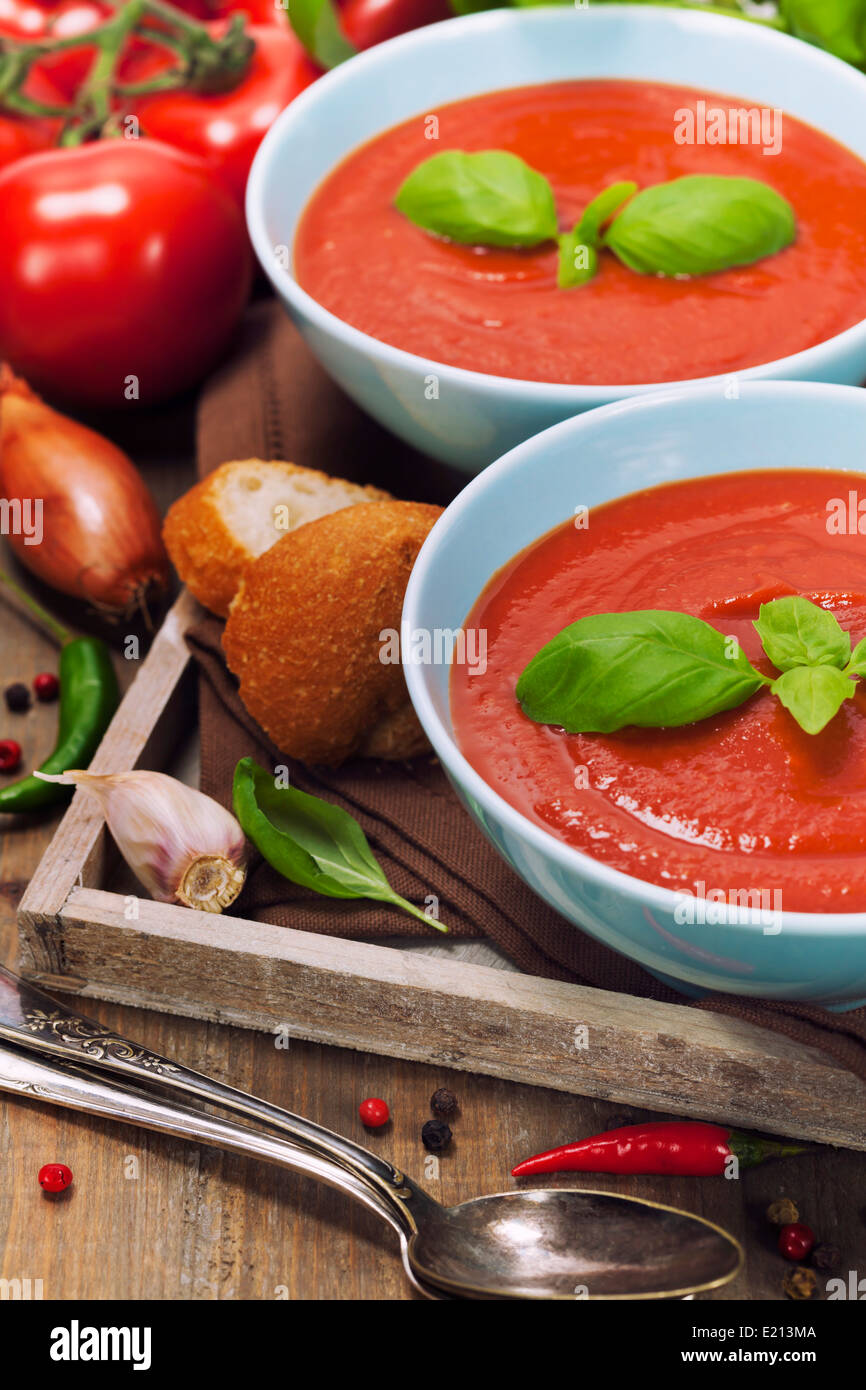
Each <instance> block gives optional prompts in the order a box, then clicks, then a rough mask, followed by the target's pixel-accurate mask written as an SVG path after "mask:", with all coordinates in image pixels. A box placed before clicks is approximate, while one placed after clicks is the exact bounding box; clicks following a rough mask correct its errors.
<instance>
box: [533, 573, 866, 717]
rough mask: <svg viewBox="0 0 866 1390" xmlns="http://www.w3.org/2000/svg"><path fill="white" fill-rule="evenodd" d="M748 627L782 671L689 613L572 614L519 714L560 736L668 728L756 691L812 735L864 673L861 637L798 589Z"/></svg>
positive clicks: (542, 655) (865, 644) (537, 663)
mask: <svg viewBox="0 0 866 1390" xmlns="http://www.w3.org/2000/svg"><path fill="white" fill-rule="evenodd" d="M754 627H755V629H756V631H757V633H758V636H759V637H760V638H761V643H762V645H763V648H764V651H765V653H766V655H767V656H768V657H769V659H770V661H772V663H773V665H774V666H776V667H777V668H778V669H779V671H780V672H781V675H779V676H777V677H775V678H771V677H768V676H765V675H762V673H761V672H760V671H758V670H756V669H755V667H754V666H752V664H751V662H750V661H748V660H747V658H746V657H745V655H744V654H743V652H742V650H741V648H740V646H739V644H738V643H737V642H736V641H734V640H733V639H732V638H729V637H725V636H724V635H723V634H722V633H720V632H718V631H717V630H716V628H714V627H712V626H711V625H710V624H709V623H705V622H703V621H702V619H700V618H695V617H692V616H691V615H690V614H687V613H675V612H670V611H668V610H666V609H646V610H643V611H639V612H634V613H599V614H594V615H592V616H590V617H587V618H579V619H578V621H577V622H575V623H571V624H570V626H569V627H566V628H563V630H562V632H559V633H557V635H556V636H555V637H554V638H552V640H551V641H550V642H548V643H547V644H546V645H545V646H544V647H542V648H541V651H539V652H538V653H537V654H536V655H535V656H534V657H533V658H532V660H531V661H530V662H529V664H528V665H527V666H526V667H525V669H524V670H523V672H522V673H521V675H520V679H519V680H518V682H517V690H516V694H517V699H518V700H519V702H520V704H521V707H522V708H523V712H524V714H526V715H528V717H529V718H530V719H533V720H535V721H536V722H537V723H540V724H554V725H557V726H559V727H561V728H563V729H565V730H566V732H567V733H613V732H615V730H617V729H622V728H625V727H627V726H629V725H633V726H635V727H637V728H650V729H667V728H678V727H680V726H681V725H683V724H693V723H696V722H697V721H698V720H701V719H707V718H709V717H710V716H711V715H714V714H719V713H721V712H722V711H723V710H727V709H734V708H736V707H737V706H738V705H741V704H743V702H744V701H745V700H748V699H749V698H750V696H752V695H754V694H755V693H756V691H758V690H759V689H761V687H767V688H768V689H769V690H770V691H771V692H772V693H773V694H774V695H775V696H777V698H778V699H779V700H780V701H781V703H782V704H783V705H784V707H785V708H786V709H787V710H788V712H789V713H790V714H791V715H793V717H794V719H796V721H797V723H798V724H799V725H800V727H801V728H802V729H804V730H805V731H806V733H808V734H818V733H820V732H821V730H822V729H824V728H825V727H826V726H827V724H828V723H829V722H830V720H831V719H832V718H833V717H834V716H835V715H836V714H838V712H839V710H840V709H841V707H842V705H843V703H844V702H845V700H848V699H850V698H851V697H852V696H853V695H854V694H855V693H856V690H857V686H856V684H855V681H854V679H853V677H855V676H864V675H866V638H864V639H863V641H861V642H859V643H858V644H857V646H856V648H855V649H854V652H853V653H852V652H851V638H850V634H849V633H847V632H846V631H845V630H844V629H843V628H842V627H840V626H839V623H838V622H837V621H836V618H835V617H834V616H833V614H832V613H829V612H827V611H826V609H823V608H819V607H818V605H817V604H814V603H811V602H810V601H809V600H808V599H805V598H800V597H799V596H797V595H792V596H791V597H785V598H780V599H773V600H772V601H771V602H770V603H764V604H762V605H761V608H760V610H759V613H758V618H757V620H756V621H755V623H754Z"/></svg>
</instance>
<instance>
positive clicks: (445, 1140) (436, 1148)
mask: <svg viewBox="0 0 866 1390" xmlns="http://www.w3.org/2000/svg"><path fill="white" fill-rule="evenodd" d="M421 1143H422V1144H423V1145H424V1148H425V1149H429V1151H430V1153H434V1154H435V1153H440V1152H441V1151H442V1149H447V1148H448V1145H449V1144H450V1143H451V1126H450V1125H446V1123H445V1121H444V1120H428V1121H427V1123H426V1124H425V1125H423V1126H422V1128H421Z"/></svg>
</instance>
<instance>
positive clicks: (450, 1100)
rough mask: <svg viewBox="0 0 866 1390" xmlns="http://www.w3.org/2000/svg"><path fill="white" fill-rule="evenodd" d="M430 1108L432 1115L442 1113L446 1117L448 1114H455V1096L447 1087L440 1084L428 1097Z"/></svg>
mask: <svg viewBox="0 0 866 1390" xmlns="http://www.w3.org/2000/svg"><path fill="white" fill-rule="evenodd" d="M430 1109H431V1110H432V1111H433V1114H434V1115H442V1116H444V1117H445V1119H448V1118H449V1116H451V1115H456V1114H457V1097H456V1096H455V1094H454V1092H453V1091H449V1090H448V1089H447V1087H445V1086H440V1087H439V1090H438V1091H434V1092H433V1094H432V1096H431V1097H430Z"/></svg>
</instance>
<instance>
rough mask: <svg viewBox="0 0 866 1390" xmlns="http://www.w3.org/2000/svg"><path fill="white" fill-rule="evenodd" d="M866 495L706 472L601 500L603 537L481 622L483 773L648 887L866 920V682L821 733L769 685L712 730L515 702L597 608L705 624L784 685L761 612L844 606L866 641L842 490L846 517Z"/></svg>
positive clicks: (523, 561) (707, 724)
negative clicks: (611, 727) (592, 730)
mask: <svg viewBox="0 0 866 1390" xmlns="http://www.w3.org/2000/svg"><path fill="white" fill-rule="evenodd" d="M858 488H859V496H860V497H864V498H866V478H864V477H862V476H860V475H857V474H851V473H835V472H830V471H828V472H811V471H803V472H800V471H788V470H781V471H761V472H754V473H751V472H750V473H735V474H728V475H725V476H718V477H710V478H700V479H696V480H695V481H691V482H682V483H670V484H665V485H663V486H661V487H656V488H651V489H648V490H647V491H645V492H640V493H634V494H633V495H631V496H629V497H625V498H621V499H620V500H618V501H616V502H611V503H608V504H607V505H605V506H600V507H595V508H593V509H592V510H591V512H590V514H589V525H588V527H587V528H586V529H584V530H579V529H577V528H576V527H575V525H574V524H573V523H568V524H566V525H563V526H561V527H558V528H557V529H556V530H555V531H551V532H550V533H549V534H548V535H547V536H544V537H542V539H541V540H539V541H537V542H536V543H535V544H534V545H532V546H530V547H529V549H528V550H526V551H524V552H523V553H522V554H520V555H518V556H517V557H516V558H515V559H514V560H512V561H511V563H510V564H508V565H507V566H506V567H505V569H503V570H502V571H500V573H499V574H497V575H495V576H494V578H493V579H492V580H491V581H490V583H489V584H488V585H487V588H486V589H485V590H484V592H483V594H482V595H481V597H480V598H479V599H478V601H477V603H476V604H475V606H474V608H473V609H472V612H471V614H470V615H469V617H468V618H467V620H466V624H467V626H469V627H477V628H483V629H486V631H487V643H488V652H487V669H486V671H485V672H484V673H483V674H482V673H479V674H475V675H473V674H471V670H470V668H469V667H468V666H466V665H464V666H455V667H454V670H453V673H452V687H451V703H452V713H453V719H454V727H455V730H456V736H457V741H458V743H459V745H460V748H461V749H462V751H463V753H464V754H465V755H466V757H467V758H468V760H469V762H470V763H471V764H472V765H473V767H475V768H476V769H477V770H478V772H479V773H480V774H481V776H482V777H483V778H484V779H485V781H486V782H488V783H489V785H490V786H491V787H493V789H494V790H495V791H497V792H499V794H500V795H501V796H502V797H504V798H505V800H506V801H508V802H510V803H511V805H512V806H514V807H516V808H517V810H518V811H521V812H522V813H523V815H525V816H527V817H528V818H529V819H530V820H531V821H534V822H535V823H536V824H537V825H541V826H543V827H544V828H545V829H546V830H548V831H550V833H551V834H553V835H555V836H556V837H557V838H558V839H560V840H564V841H565V842H566V843H567V844H569V845H574V846H576V847H577V848H578V849H581V850H584V851H585V852H586V853H587V854H590V855H591V856H592V857H593V858H594V859H598V860H600V861H601V862H603V863H604V864H608V865H610V867H611V868H614V869H620V870H622V871H624V872H625V873H628V874H633V875H634V876H635V877H637V878H642V879H646V880H648V881H649V882H650V883H657V884H661V885H663V886H664V887H667V888H673V889H680V890H688V891H689V892H692V893H695V892H697V893H698V895H699V896H704V895H705V892H707V891H710V890H721V891H722V892H724V893H726V894H727V893H729V892H731V891H735V890H743V889H748V888H753V889H754V888H757V889H766V890H772V891H774V892H775V891H777V890H778V891H780V892H781V895H782V896H781V904H780V905H781V907H782V908H783V909H788V910H795V911H796V910H800V911H807V912H811V911H825V912H862V911H866V685H864V684H863V683H862V682H858V693H857V694H856V695H855V697H854V699H852V700H849V701H846V702H845V704H844V705H843V707H842V709H841V711H840V712H839V714H838V715H837V716H836V717H835V718H834V719H833V720H832V721H831V722H830V724H829V725H828V726H827V727H826V728H825V729H824V731H823V732H822V733H820V734H817V735H810V734H807V733H805V732H804V731H803V730H802V729H801V728H800V727H799V725H798V724H797V723H795V721H794V719H793V718H792V716H791V715H790V714H789V713H788V712H787V711H786V710H785V709H784V708H783V707H782V705H781V704H780V703H779V701H778V700H777V699H776V698H775V697H774V696H773V695H772V694H770V693H769V692H768V691H767V690H761V691H759V692H758V693H757V694H756V695H754V696H752V698H751V699H750V700H748V701H747V702H746V704H744V705H741V706H740V707H739V708H738V709H735V710H729V711H726V712H725V713H724V714H719V715H714V716H713V717H712V718H710V719H705V720H702V721H701V722H699V723H697V724H691V725H688V726H686V727H683V728H679V729H634V728H632V729H625V730H622V731H620V732H619V733H616V734H566V733H564V732H563V731H562V730H561V729H555V728H551V727H549V726H547V725H542V724H536V723H533V721H532V720H531V719H529V718H527V716H526V715H524V713H523V712H522V710H521V709H520V706H519V705H518V703H517V700H516V698H515V694H514V689H515V685H516V683H517V678H518V676H519V675H520V673H521V671H522V670H523V668H524V666H525V665H526V663H527V662H528V661H529V660H530V658H531V657H532V656H534V655H535V653H536V652H537V651H538V650H539V648H540V647H541V646H543V645H544V643H545V642H548V641H549V640H550V639H551V637H553V636H555V635H556V633H557V632H559V631H560V630H561V629H562V628H563V627H565V626H567V624H569V623H571V622H574V621H575V620H576V619H577V618H581V617H584V616H586V615H587V614H590V613H608V612H627V611H630V610H635V609H642V608H667V609H676V610H679V611H681V612H686V613H692V614H695V615H696V616H697V617H700V618H703V619H704V620H705V621H706V622H709V623H712V624H713V626H714V627H716V628H718V629H719V631H720V632H723V633H725V634H730V635H733V636H735V637H737V638H738V639H739V641H740V643H741V645H742V648H743V650H744V651H745V653H746V655H747V656H748V657H749V659H750V661H752V662H753V663H754V665H756V666H757V667H758V668H759V669H760V670H762V671H763V672H764V673H765V674H771V673H774V668H773V667H772V666H771V665H770V663H769V662H768V661H767V659H766V657H765V656H764V655H763V653H762V650H761V644H760V642H759V640H758V635H757V633H756V632H755V630H754V628H753V626H752V620H753V619H754V618H756V617H757V616H758V609H759V607H760V604H761V603H762V602H768V601H769V600H770V599H773V598H779V597H781V596H782V595H785V594H802V595H803V596H804V597H806V598H809V599H811V600H812V601H813V602H815V603H819V604H821V605H822V606H823V607H825V608H829V609H830V610H831V611H832V612H834V613H835V614H836V617H837V618H838V620H839V622H840V623H841V624H842V626H843V627H844V628H847V629H849V630H850V632H851V639H852V645H853V644H854V643H856V642H858V641H859V640H860V639H861V638H862V637H863V636H866V538H864V536H861V535H858V534H857V533H856V501H855V503H854V506H855V515H854V525H853V526H850V528H849V530H853V532H854V534H850V533H843V534H836V533H835V532H836V530H837V520H836V512H835V510H834V506H835V503H834V499H835V502H838V503H839V505H840V506H841V505H842V504H845V505H846V506H847V505H848V503H849V494H850V493H851V492H852V490H856V489H858ZM828 507H829V508H830V509H831V510H830V512H829V514H828ZM828 520H829V527H828ZM863 527H864V531H866V516H864V518H863ZM578 769H585V770H586V771H585V773H580V774H579V775H578V776H577V778H576V775H575V774H576V771H577V770H578ZM576 781H577V782H578V783H579V784H582V785H580V786H576ZM587 783H588V785H586V784H587ZM701 885H703V887H701Z"/></svg>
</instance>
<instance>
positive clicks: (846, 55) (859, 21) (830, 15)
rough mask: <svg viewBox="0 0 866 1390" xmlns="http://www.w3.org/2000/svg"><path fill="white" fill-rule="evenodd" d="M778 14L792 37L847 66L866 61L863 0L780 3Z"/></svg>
mask: <svg viewBox="0 0 866 1390" xmlns="http://www.w3.org/2000/svg"><path fill="white" fill-rule="evenodd" d="M779 13H780V15H781V17H782V18H783V19H784V21H785V23H786V24H787V26H788V28H789V29H790V31H791V33H792V34H796V36H797V38H798V39H805V40H806V42H807V43H814V44H817V46H818V47H819V48H824V49H826V50H827V52H828V53H834V54H835V55H836V57H837V58H842V59H843V60H844V61H845V62H846V63H862V62H864V60H866V51H864V38H866V6H864V4H863V0H780V3H779Z"/></svg>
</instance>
